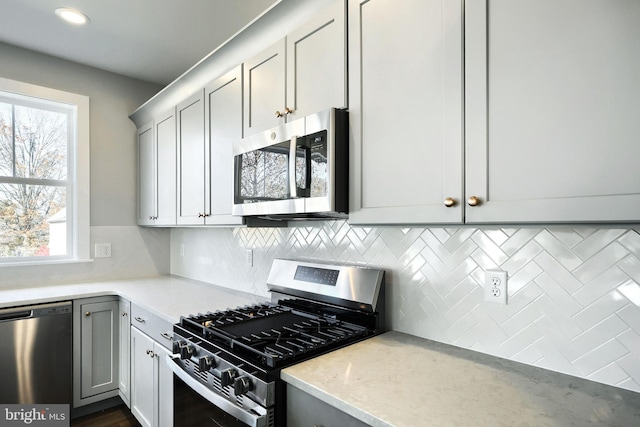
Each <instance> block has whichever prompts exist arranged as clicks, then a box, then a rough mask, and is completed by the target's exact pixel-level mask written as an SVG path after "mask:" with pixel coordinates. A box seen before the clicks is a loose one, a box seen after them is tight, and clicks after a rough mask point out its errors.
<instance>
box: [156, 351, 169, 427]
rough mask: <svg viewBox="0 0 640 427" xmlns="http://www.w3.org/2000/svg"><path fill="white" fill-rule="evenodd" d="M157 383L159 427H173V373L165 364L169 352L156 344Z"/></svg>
mask: <svg viewBox="0 0 640 427" xmlns="http://www.w3.org/2000/svg"><path fill="white" fill-rule="evenodd" d="M154 349H155V350H154V351H155V358H154V363H155V365H156V373H157V374H156V377H157V382H156V385H155V387H154V388H155V390H154V395H155V396H156V404H157V406H158V409H157V411H156V413H157V414H158V419H157V422H156V423H155V426H157V427H173V372H172V371H171V369H170V368H169V367H168V366H167V363H166V362H165V360H166V358H167V356H168V355H169V354H170V353H169V350H167V349H166V348H164V347H163V346H161V345H160V344H158V343H156V344H155V346H154Z"/></svg>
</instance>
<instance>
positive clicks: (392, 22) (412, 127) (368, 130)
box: [348, 0, 463, 224]
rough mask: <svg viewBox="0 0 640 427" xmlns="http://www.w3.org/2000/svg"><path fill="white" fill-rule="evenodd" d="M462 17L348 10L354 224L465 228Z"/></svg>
mask: <svg viewBox="0 0 640 427" xmlns="http://www.w3.org/2000/svg"><path fill="white" fill-rule="evenodd" d="M462 10H463V8H462V1H460V0H457V1H451V0H412V1H402V2H394V1H388V0H370V1H353V2H352V1H349V19H348V21H349V121H350V130H351V135H352V140H351V145H350V173H349V175H350V179H351V183H350V206H349V208H350V212H349V221H350V222H351V223H354V224H403V223H429V222H431V223H460V222H461V221H462V219H463V218H462V213H463V209H462V204H461V199H462V165H463V159H462V133H463V130H462V82H463V77H462V55H463V50H462V19H463V18H462V17H463V14H462ZM449 198H450V199H452V201H453V202H454V204H453V206H451V207H447V206H446V205H445V200H446V199H449Z"/></svg>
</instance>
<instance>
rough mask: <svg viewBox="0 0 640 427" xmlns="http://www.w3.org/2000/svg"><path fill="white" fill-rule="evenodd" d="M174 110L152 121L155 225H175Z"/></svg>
mask: <svg viewBox="0 0 640 427" xmlns="http://www.w3.org/2000/svg"><path fill="white" fill-rule="evenodd" d="M175 111H176V110H175V108H172V109H171V110H169V111H167V112H166V113H164V114H162V115H161V116H159V117H157V118H156V119H155V120H154V126H155V128H154V130H155V141H156V157H157V171H156V180H157V189H156V198H157V203H156V205H157V210H156V220H155V224H156V225H174V224H175V223H176V176H177V171H176V114H175Z"/></svg>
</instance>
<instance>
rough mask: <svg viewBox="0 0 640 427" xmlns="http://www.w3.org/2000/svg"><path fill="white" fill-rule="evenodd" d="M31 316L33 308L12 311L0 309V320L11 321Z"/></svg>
mask: <svg viewBox="0 0 640 427" xmlns="http://www.w3.org/2000/svg"><path fill="white" fill-rule="evenodd" d="M31 317H33V310H22V311H12V312H8V313H3V312H2V311H0V322H11V321H13V320H20V319H29V318H31Z"/></svg>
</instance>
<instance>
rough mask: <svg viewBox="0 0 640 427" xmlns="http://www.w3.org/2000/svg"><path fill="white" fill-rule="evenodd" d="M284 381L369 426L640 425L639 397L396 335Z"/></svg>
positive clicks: (307, 365)
mask: <svg viewBox="0 0 640 427" xmlns="http://www.w3.org/2000/svg"><path fill="white" fill-rule="evenodd" d="M399 361H401V362H399ZM281 378H282V379H283V380H284V381H285V382H287V383H288V384H290V385H291V386H294V387H296V388H298V389H299V390H301V391H303V392H306V393H308V394H310V395H311V396H313V397H315V398H317V399H319V400H321V401H323V402H325V403H327V404H328V405H331V406H333V407H335V408H337V409H339V410H341V411H342V412H344V413H346V414H349V415H351V416H352V417H354V418H356V419H359V420H361V421H363V422H365V423H367V424H368V425H370V426H372V427H413V426H416V425H420V426H429V425H433V426H441V425H460V426H463V425H469V426H471V425H473V426H476V427H479V426H492V427H493V426H513V425H519V426H571V425H575V426H587V425H592V426H616V427H617V426H620V427H627V426H629V425H640V393H637V392H633V391H630V390H625V389H621V388H618V387H613V386H608V385H605V384H601V383H597V382H594V381H590V380H587V379H583V378H578V377H574V376H571V375H566V374H563V373H559V372H554V371H550V370H548V369H543V368H539V367H534V366H531V365H527V364H523V363H520V362H515V361H512V360H507V359H502V358H499V357H495V356H491V355H488V354H484V353H480V352H476V351H472V350H467V349H463V348H460V347H455V346H452V345H448V344H443V343H439V342H436V341H432V340H428V339H424V338H419V337H416V336H413V335H408V334H404V333H401V332H397V331H390V332H385V333H383V334H380V335H377V336H375V337H372V338H369V339H366V340H364V341H361V342H358V343H355V344H352V345H350V346H347V347H344V348H342V349H339V350H335V351H333V352H330V353H327V354H324V355H322V356H318V357H316V358H313V359H311V360H308V361H305V362H302V363H299V364H296V365H293V366H290V367H287V368H285V369H283V370H282V372H281ZM496 402H498V404H497V405H496Z"/></svg>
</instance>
